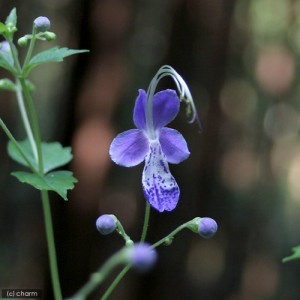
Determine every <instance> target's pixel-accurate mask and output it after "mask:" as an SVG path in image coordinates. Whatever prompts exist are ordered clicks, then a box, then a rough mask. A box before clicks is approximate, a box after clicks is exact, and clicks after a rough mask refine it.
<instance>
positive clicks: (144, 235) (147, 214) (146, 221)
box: [141, 202, 150, 242]
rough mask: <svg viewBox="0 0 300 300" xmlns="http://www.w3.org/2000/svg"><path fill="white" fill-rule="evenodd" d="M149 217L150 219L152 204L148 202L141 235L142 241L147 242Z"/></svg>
mask: <svg viewBox="0 0 300 300" xmlns="http://www.w3.org/2000/svg"><path fill="white" fill-rule="evenodd" d="M149 219H150V204H149V203H148V202H146V208H145V218H144V225H143V231H142V236H141V242H145V240H146V235H147V230H148V225H149Z"/></svg>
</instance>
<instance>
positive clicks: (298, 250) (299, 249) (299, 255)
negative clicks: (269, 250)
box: [282, 245, 300, 263]
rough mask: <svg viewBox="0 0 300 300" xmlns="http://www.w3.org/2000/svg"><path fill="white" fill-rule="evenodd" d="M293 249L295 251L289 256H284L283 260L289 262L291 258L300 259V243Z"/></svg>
mask: <svg viewBox="0 0 300 300" xmlns="http://www.w3.org/2000/svg"><path fill="white" fill-rule="evenodd" d="M292 251H293V252H294V253H293V254H292V255H290V256H287V257H285V258H283V259H282V262H284V263H285V262H288V261H291V260H296V259H300V245H299V246H296V247H294V248H292Z"/></svg>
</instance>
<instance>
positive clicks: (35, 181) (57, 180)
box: [12, 171, 77, 200]
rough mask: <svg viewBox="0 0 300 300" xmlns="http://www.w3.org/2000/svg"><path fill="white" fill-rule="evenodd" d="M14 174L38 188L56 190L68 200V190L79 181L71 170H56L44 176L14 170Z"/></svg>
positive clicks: (23, 181) (20, 179)
mask: <svg viewBox="0 0 300 300" xmlns="http://www.w3.org/2000/svg"><path fill="white" fill-rule="evenodd" d="M12 175H13V176H15V177H17V178H18V179H19V181H21V182H22V183H27V184H29V185H31V186H33V187H34V188H36V189H38V190H46V191H54V192H56V193H58V194H59V195H60V196H61V197H62V198H63V199H64V200H68V198H67V191H68V190H71V189H73V188H74V184H75V183H76V182H77V179H76V178H75V177H73V173H72V172H70V171H55V172H51V173H48V174H47V175H45V176H44V177H42V176H39V175H37V174H33V173H28V172H13V173H12Z"/></svg>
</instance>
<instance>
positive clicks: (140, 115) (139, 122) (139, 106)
mask: <svg viewBox="0 0 300 300" xmlns="http://www.w3.org/2000/svg"><path fill="white" fill-rule="evenodd" d="M146 100H147V94H146V92H145V91H144V90H142V89H140V90H139V95H138V96H137V98H136V101H135V106H134V112H133V121H134V124H135V126H136V127H137V128H139V129H145V128H146V114H145V107H146Z"/></svg>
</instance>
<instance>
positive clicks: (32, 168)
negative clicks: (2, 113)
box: [0, 119, 38, 175]
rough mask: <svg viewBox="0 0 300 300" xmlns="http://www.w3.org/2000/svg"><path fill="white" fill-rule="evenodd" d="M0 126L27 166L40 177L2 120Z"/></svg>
mask: <svg viewBox="0 0 300 300" xmlns="http://www.w3.org/2000/svg"><path fill="white" fill-rule="evenodd" d="M0 126H1V128H2V129H3V131H4V132H5V134H6V135H7V137H8V138H9V140H10V141H11V142H12V143H13V145H14V146H15V147H16V149H17V151H18V152H19V154H20V155H21V156H22V158H23V159H24V160H25V162H26V163H27V165H28V166H29V168H30V169H31V171H32V172H33V173H35V174H37V175H38V172H37V170H36V169H35V167H34V166H33V165H32V163H31V162H30V160H29V159H28V157H27V156H26V154H25V153H24V151H23V149H22V148H21V147H20V145H19V143H18V142H17V141H16V139H15V138H14V136H13V135H12V134H11V132H10V131H9V129H8V128H7V127H6V125H5V124H4V122H3V121H2V119H0Z"/></svg>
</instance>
